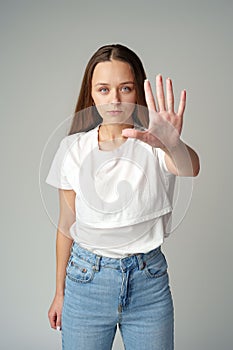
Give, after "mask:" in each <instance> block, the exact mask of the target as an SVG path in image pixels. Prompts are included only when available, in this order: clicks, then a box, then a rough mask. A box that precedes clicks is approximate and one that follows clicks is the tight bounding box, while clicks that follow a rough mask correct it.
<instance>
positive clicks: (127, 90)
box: [122, 86, 131, 92]
mask: <svg viewBox="0 0 233 350" xmlns="http://www.w3.org/2000/svg"><path fill="white" fill-rule="evenodd" d="M122 91H123V92H130V91H131V88H130V87H129V86H123V87H122Z"/></svg>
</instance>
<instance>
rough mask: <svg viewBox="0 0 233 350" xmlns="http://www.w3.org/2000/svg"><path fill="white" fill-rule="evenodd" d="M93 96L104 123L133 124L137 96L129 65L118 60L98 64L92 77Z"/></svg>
mask: <svg viewBox="0 0 233 350" xmlns="http://www.w3.org/2000/svg"><path fill="white" fill-rule="evenodd" d="M91 95H92V98H93V100H94V103H95V106H96V108H97V110H98V112H99V114H100V115H101V117H102V118H103V123H126V122H131V123H132V118H131V117H132V113H133V111H134V108H135V103H136V100H137V96H136V89H135V81H134V77H133V74H132V72H131V68H130V65H129V64H128V63H126V62H122V61H117V60H112V61H106V62H100V63H98V64H97V65H96V67H95V69H94V72H93V76H92V86H91Z"/></svg>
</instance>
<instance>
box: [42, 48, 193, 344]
mask: <svg viewBox="0 0 233 350" xmlns="http://www.w3.org/2000/svg"><path fill="white" fill-rule="evenodd" d="M156 99H157V101H156V100H155V98H154V96H153V93H152V90H151V86H150V83H149V81H148V80H146V75H145V72H144V69H143V65H142V63H141V61H140V59H139V58H138V56H137V55H136V54H135V53H134V52H133V51H131V50H130V49H129V48H127V47H125V46H123V45H119V44H117V45H106V46H103V47H101V48H100V49H99V50H97V52H95V53H94V55H93V56H92V57H91V59H90V61H89V63H88V65H87V67H86V71H85V74H84V78H83V82H82V86H81V91H80V94H79V99H78V102H77V106H76V110H75V115H74V118H73V120H72V125H71V129H70V132H69V135H68V136H66V137H64V138H63V139H62V141H61V143H60V147H59V149H58V150H57V153H56V155H55V157H54V159H53V163H52V165H51V168H50V171H49V174H48V176H47V179H46V182H47V183H48V184H50V185H52V186H54V187H56V188H58V189H59V200H60V216H59V222H58V229H57V242H56V253H57V270H56V292H55V297H54V300H53V302H52V305H51V307H50V310H49V313H48V316H49V321H50V324H51V327H52V328H54V329H61V330H62V345H63V350H73V349H80V350H92V349H93V350H94V349H95V350H96V349H98V350H107V349H108V350H109V349H111V348H112V343H113V340H114V335H115V332H116V327H117V325H118V327H119V330H120V332H121V335H122V339H123V342H124V346H125V349H126V350H132V349H134V350H137V349H138V350H139V349H140V350H143V349H146V350H162V349H164V350H165V349H166V350H170V349H173V348H174V334H173V333H174V309H173V301H172V296H171V291H170V287H169V277H168V272H167V267H168V266H167V261H166V258H165V256H164V254H163V253H162V250H161V245H162V243H163V241H164V238H165V237H167V236H168V234H169V230H168V226H169V223H171V221H170V219H171V213H172V197H173V191H174V184H175V178H176V176H196V175H197V174H198V172H199V159H198V156H197V154H196V152H195V151H194V150H193V149H191V148H190V147H189V146H187V145H186V144H185V143H184V142H183V141H182V140H181V137H180V135H181V130H182V121H183V114H184V110H185V100H186V92H185V91H182V92H181V97H180V103H179V107H178V112H177V113H176V112H175V111H174V96H173V88H172V81H171V79H169V78H168V79H166V98H165V94H164V90H163V81H162V76H161V75H158V76H157V77H156Z"/></svg>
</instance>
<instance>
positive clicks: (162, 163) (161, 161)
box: [156, 148, 173, 175]
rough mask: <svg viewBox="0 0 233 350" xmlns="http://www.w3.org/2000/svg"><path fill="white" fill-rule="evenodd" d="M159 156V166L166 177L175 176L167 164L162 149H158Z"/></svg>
mask: <svg viewBox="0 0 233 350" xmlns="http://www.w3.org/2000/svg"><path fill="white" fill-rule="evenodd" d="M156 150H157V154H158V159H159V164H160V167H161V169H162V170H163V172H164V173H165V174H166V175H169V174H171V175H173V174H172V173H171V172H170V171H169V170H168V168H167V165H166V162H165V152H164V151H163V150H162V149H161V148H156Z"/></svg>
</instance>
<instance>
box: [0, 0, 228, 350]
mask: <svg viewBox="0 0 233 350" xmlns="http://www.w3.org/2000/svg"><path fill="white" fill-rule="evenodd" d="M232 34H233V33H232V2H231V1H226V0H222V1H203V0H202V1H200V0H198V1H173V2H172V1H144V2H143V1H135V0H134V1H132V0H131V1H130V0H129V1H119V0H118V1H114V2H113V1H105V0H104V1H96V2H95V1H88V0H85V1H70V0H68V1H58V0H57V1H55V0H54V1H49V0H48V1H32V0H31V1H24V0H14V1H13V0H7V1H1V2H0V35H1V58H0V60H1V68H0V70H1V71H0V73H1V74H0V77H1V78H0V83H1V98H0V100H1V104H0V108H1V148H0V149H1V177H2V180H1V183H2V188H1V199H2V201H1V202H2V205H1V216H2V220H1V248H0V249H1V251H0V253H1V254H0V256H1V299H0V302H1V305H0V310H1V313H0V314H1V316H0V318H1V324H0V329H1V341H0V343H1V345H0V347H1V349H3V350H8V349H10V350H12V349H15V348H17V349H19V350H20V349H23V350H28V349H34V350H41V349H45V350H48V349H60V334H59V333H58V332H56V331H53V330H51V329H50V327H49V323H48V320H47V310H48V307H49V304H50V301H51V300H52V297H53V293H54V287H55V236H56V228H55V226H54V224H53V222H52V221H51V220H50V216H49V215H48V213H47V211H46V210H45V206H44V204H43V202H42V197H41V191H42V192H43V194H44V197H46V203H48V204H46V205H47V207H48V208H50V209H49V210H50V212H51V211H52V210H53V209H51V206H52V205H53V208H54V213H52V215H51V216H52V217H53V216H54V217H55V216H56V210H57V201H58V196H57V190H55V189H53V188H49V187H50V186H48V185H47V186H44V185H43V181H44V178H45V175H46V171H47V169H48V164H49V163H48V161H47V162H45V163H44V165H41V156H42V151H43V149H44V147H45V145H46V143H47V141H48V139H49V137H50V136H51V135H52V134H53V132H54V130H55V129H56V128H57V126H58V125H59V124H60V123H62V122H63V121H64V120H65V119H66V118H67V117H69V116H70V115H71V113H72V112H73V110H74V106H75V103H76V99H77V95H78V91H79V88H80V81H81V77H82V74H83V71H84V67H85V65H86V63H87V61H88V59H89V58H90V56H91V54H92V53H93V52H94V51H95V50H96V49H97V48H98V47H99V46H101V45H104V44H108V43H117V42H119V43H122V44H125V45H128V46H129V47H130V48H132V49H133V50H135V51H136V52H137V53H138V55H139V56H140V57H141V58H142V61H143V63H144V66H145V69H146V71H147V74H148V77H149V79H150V80H152V81H154V79H155V75H156V74H158V73H162V74H163V76H164V77H166V76H169V77H171V78H172V79H173V82H174V88H175V93H176V98H177V96H178V95H179V92H180V90H181V89H183V88H186V89H187V96H188V104H187V109H186V113H185V119H184V129H183V139H184V141H186V142H187V143H188V144H190V145H191V146H192V147H194V148H195V149H196V151H197V152H198V153H199V155H200V159H201V173H200V175H199V176H198V177H197V178H196V179H195V181H194V192H193V196H192V201H191V204H190V207H189V210H188V212H187V214H186V216H185V219H184V220H183V222H182V223H181V225H180V226H179V227H178V229H177V230H176V231H175V232H174V233H173V234H172V236H171V237H170V238H169V239H168V240H167V241H166V243H165V244H164V246H163V247H164V252H165V254H166V257H167V260H168V264H169V270H170V282H171V288H172V292H173V297H174V303H175V317H176V321H175V342H176V349H178V350H187V349H189V350H196V349H200V350H210V349H211V350H217V349H220V348H221V349H222V350H230V349H232V344H233V333H232V324H233V316H232V315H233V312H232V295H233V283H232V268H231V267H232V262H231V252H232V245H233V240H232V229H231V218H232V215H231V209H232V186H231V181H230V176H231V174H232V151H231V149H230V142H229V141H230V137H231V133H232V117H233V116H232V100H233V99H232V98H233V96H232ZM65 129H66V127H65ZM65 129H64V128H60V129H59V130H58V132H57V133H56V134H55V136H54V137H53V139H54V140H55V141H54V142H53V147H54V148H53V151H54V150H55V148H56V147H57V145H58V141H59V139H61V137H62V136H63V135H64V134H65ZM47 153H48V152H47ZM52 155H53V153H52V151H51V152H50V153H49V155H48V159H50V160H51V158H52ZM40 170H41V180H42V185H41V188H40V187H39V171H40ZM51 203H52V204H51ZM122 348H123V347H122V343H121V338H120V336H119V334H118V335H117V337H116V340H115V343H114V350H120V349H122Z"/></svg>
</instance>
